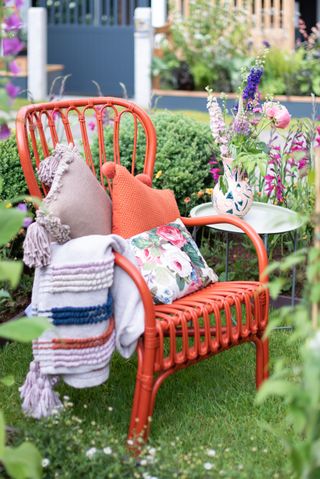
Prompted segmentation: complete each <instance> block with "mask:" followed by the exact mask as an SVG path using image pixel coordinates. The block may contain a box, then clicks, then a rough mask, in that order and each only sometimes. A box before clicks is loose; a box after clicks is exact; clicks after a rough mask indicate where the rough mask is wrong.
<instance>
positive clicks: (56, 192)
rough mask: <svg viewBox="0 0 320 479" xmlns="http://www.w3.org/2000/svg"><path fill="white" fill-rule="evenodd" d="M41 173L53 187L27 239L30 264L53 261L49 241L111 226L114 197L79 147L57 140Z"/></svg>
mask: <svg viewBox="0 0 320 479" xmlns="http://www.w3.org/2000/svg"><path fill="white" fill-rule="evenodd" d="M38 176H39V179H40V181H41V182H43V183H44V184H46V185H47V186H49V187H50V191H49V193H48V195H47V196H46V198H45V199H44V200H43V202H42V204H41V206H40V207H39V209H38V211H37V218H36V221H35V222H34V223H32V224H31V225H30V226H29V228H28V230H27V236H26V239H25V242H24V262H25V264H27V265H28V266H30V267H39V266H46V265H48V264H49V263H50V241H54V242H57V243H60V244H63V243H65V242H66V241H68V240H70V239H72V238H79V237H81V236H88V235H93V234H100V235H107V234H110V233H111V228H112V204H111V200H110V198H109V196H108V194H107V193H106V191H105V190H104V188H103V187H102V186H101V184H100V183H99V182H98V180H97V179H96V177H95V176H94V174H93V173H92V171H91V170H90V168H89V167H88V166H87V164H86V163H85V161H84V160H83V158H82V157H81V155H80V154H79V152H78V150H77V148H76V147H75V146H73V145H60V144H58V145H57V146H56V148H55V150H54V152H53V154H52V155H51V156H50V157H48V158H46V159H45V160H43V161H42V162H41V163H40V167H39V169H38Z"/></svg>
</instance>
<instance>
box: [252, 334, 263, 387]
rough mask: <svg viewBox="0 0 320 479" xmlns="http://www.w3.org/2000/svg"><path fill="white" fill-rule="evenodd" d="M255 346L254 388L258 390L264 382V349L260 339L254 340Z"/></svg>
mask: <svg viewBox="0 0 320 479" xmlns="http://www.w3.org/2000/svg"><path fill="white" fill-rule="evenodd" d="M254 343H255V345H256V388H257V389H259V387H260V386H261V384H262V382H263V380H264V373H263V369H264V348H263V342H262V339H260V338H255V340H254Z"/></svg>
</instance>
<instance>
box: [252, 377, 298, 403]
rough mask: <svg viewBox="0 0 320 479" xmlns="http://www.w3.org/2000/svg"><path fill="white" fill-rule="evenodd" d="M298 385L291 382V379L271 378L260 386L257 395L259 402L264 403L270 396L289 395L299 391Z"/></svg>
mask: <svg viewBox="0 0 320 479" xmlns="http://www.w3.org/2000/svg"><path fill="white" fill-rule="evenodd" d="M297 388H298V386H296V385H294V384H292V383H290V382H289V381H284V380H277V379H269V380H268V381H266V382H264V383H263V384H262V386H261V387H260V389H259V391H258V393H257V396H256V402H257V404H261V403H263V401H265V400H266V399H267V398H268V397H269V396H282V397H288V396H290V395H292V394H293V393H296V392H297Z"/></svg>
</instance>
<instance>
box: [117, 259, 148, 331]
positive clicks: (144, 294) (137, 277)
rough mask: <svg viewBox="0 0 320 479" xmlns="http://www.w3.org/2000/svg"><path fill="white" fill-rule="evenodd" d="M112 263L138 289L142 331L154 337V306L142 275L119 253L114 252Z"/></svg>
mask: <svg viewBox="0 0 320 479" xmlns="http://www.w3.org/2000/svg"><path fill="white" fill-rule="evenodd" d="M114 261H115V264H116V265H117V266H119V268H121V269H123V270H124V271H125V272H126V273H127V274H128V275H129V276H130V278H131V279H132V281H133V282H134V283H135V285H136V286H137V288H138V291H139V293H140V296H141V300H142V303H143V307H144V314H145V321H144V331H145V334H147V335H148V334H151V335H154V333H155V331H156V321H155V311H154V304H153V301H152V296H151V293H150V290H149V288H148V285H147V283H146V282H145V280H144V278H143V276H142V274H141V273H140V271H139V270H138V268H136V266H135V265H134V264H132V263H131V262H130V261H129V260H128V259H127V258H125V257H124V256H122V255H121V254H120V253H116V252H115V251H114Z"/></svg>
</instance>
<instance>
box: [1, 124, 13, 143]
mask: <svg viewBox="0 0 320 479" xmlns="http://www.w3.org/2000/svg"><path fill="white" fill-rule="evenodd" d="M10 135H11V130H10V128H9V127H8V125H7V124H6V123H1V124H0V140H6V139H7V138H9V136H10Z"/></svg>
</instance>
